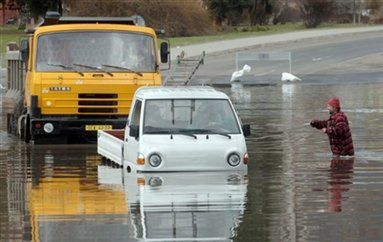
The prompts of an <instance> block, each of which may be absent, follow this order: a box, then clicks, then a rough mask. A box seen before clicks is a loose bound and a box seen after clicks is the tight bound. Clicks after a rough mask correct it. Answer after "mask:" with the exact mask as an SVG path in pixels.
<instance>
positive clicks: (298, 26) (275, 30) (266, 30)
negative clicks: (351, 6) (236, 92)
mask: <svg viewBox="0 0 383 242" xmlns="http://www.w3.org/2000/svg"><path fill="white" fill-rule="evenodd" d="M366 26H372V25H368V24H356V25H354V24H334V23H324V24H321V25H320V26H319V27H317V29H326V28H353V27H366ZM306 29H307V28H306V27H305V26H304V25H303V24H302V23H287V24H277V25H266V26H254V27H252V28H251V27H246V26H243V27H237V28H233V29H232V30H231V31H227V32H224V33H219V34H216V35H204V36H192V37H175V38H169V40H170V44H171V46H184V45H191V44H199V43H205V42H211V41H219V40H229V39H237V38H246V37H253V36H262V35H271V34H280V33H286V32H292V31H298V30H306Z"/></svg>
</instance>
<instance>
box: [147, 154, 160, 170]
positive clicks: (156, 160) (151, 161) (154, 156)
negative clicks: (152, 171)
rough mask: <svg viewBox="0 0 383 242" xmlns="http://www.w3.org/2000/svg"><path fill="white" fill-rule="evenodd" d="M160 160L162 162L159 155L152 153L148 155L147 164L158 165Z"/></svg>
mask: <svg viewBox="0 0 383 242" xmlns="http://www.w3.org/2000/svg"><path fill="white" fill-rule="evenodd" d="M161 162H162V159H161V156H160V155H158V154H152V155H150V156H149V164H150V165H151V166H152V167H158V166H159V165H161Z"/></svg>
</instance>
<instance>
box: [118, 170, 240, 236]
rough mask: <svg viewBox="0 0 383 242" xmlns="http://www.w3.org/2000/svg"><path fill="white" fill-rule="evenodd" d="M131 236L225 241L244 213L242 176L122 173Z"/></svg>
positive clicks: (228, 173) (231, 174) (234, 229)
mask: <svg viewBox="0 0 383 242" xmlns="http://www.w3.org/2000/svg"><path fill="white" fill-rule="evenodd" d="M125 184H126V194H127V200H128V202H129V207H130V216H131V223H132V226H133V229H132V230H133V231H134V238H137V239H145V240H157V241H158V240H159V241H173V240H181V241H183V240H192V241H200V240H202V241H206V240H213V241H226V240H230V239H231V238H233V237H235V232H236V227H237V226H239V224H240V221H241V217H242V214H243V211H244V205H245V195H246V186H247V174H246V172H236V173H230V172H198V173H154V174H138V175H132V174H127V175H126V176H125Z"/></svg>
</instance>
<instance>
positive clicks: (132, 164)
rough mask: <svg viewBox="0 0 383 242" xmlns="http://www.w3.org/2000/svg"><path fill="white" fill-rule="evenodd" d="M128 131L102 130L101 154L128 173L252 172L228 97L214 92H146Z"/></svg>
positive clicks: (244, 131) (137, 99) (243, 129)
mask: <svg viewBox="0 0 383 242" xmlns="http://www.w3.org/2000/svg"><path fill="white" fill-rule="evenodd" d="M132 104H133V106H132V108H131V110H130V113H129V119H128V121H127V125H126V128H125V130H109V131H106V130H105V131H103V130H99V131H98V139H97V141H98V144H97V151H98V153H99V154H100V155H102V156H103V157H105V158H106V159H109V160H112V161H114V162H115V163H117V164H119V165H121V166H123V167H124V168H126V169H127V171H128V172H156V171H157V172H159V171H160V172H164V171H219V170H221V171H222V170H244V169H247V163H248V159H249V158H248V154H247V149H246V143H245V136H247V135H250V126H249V125H241V122H240V119H239V117H238V116H237V114H236V112H235V110H234V107H233V104H232V103H231V101H230V99H229V98H228V96H227V95H226V94H224V93H222V92H219V91H217V90H215V89H213V88H212V87H142V88H139V89H138V90H137V91H136V93H135V96H134V99H133V102H132Z"/></svg>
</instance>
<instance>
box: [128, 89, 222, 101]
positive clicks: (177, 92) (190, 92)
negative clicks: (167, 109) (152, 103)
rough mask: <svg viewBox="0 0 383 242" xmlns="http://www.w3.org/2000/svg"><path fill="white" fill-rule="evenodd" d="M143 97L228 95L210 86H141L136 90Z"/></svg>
mask: <svg viewBox="0 0 383 242" xmlns="http://www.w3.org/2000/svg"><path fill="white" fill-rule="evenodd" d="M135 96H136V97H138V98H141V99H228V96H227V95H226V94H225V93H223V92H220V91H217V90H215V89H214V88H212V87H209V86H189V87H153V86H151V87H141V88H139V89H138V90H137V91H136V94H135Z"/></svg>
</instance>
